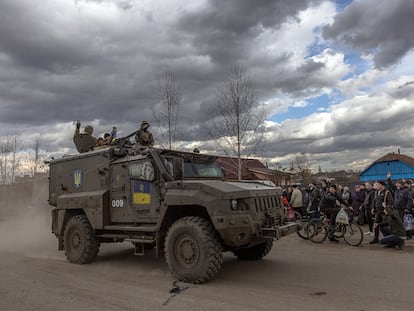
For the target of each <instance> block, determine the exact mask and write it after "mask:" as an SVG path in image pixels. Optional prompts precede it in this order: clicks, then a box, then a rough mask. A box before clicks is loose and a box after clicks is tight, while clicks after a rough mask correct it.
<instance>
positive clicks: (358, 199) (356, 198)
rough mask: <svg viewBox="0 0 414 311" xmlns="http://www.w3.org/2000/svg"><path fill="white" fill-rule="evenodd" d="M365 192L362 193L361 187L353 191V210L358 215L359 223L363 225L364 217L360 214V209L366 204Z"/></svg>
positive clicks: (358, 186)
mask: <svg viewBox="0 0 414 311" xmlns="http://www.w3.org/2000/svg"><path fill="white" fill-rule="evenodd" d="M364 200H365V192H363V191H361V185H355V187H354V191H352V205H351V206H352V209H353V210H354V211H355V213H358V223H359V224H360V225H363V224H364V223H363V221H364V216H363V215H360V214H359V208H360V207H361V205H362V204H363V203H364Z"/></svg>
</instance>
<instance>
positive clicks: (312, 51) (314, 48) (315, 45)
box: [305, 27, 329, 58]
mask: <svg viewBox="0 0 414 311" xmlns="http://www.w3.org/2000/svg"><path fill="white" fill-rule="evenodd" d="M313 32H314V33H317V32H320V27H317V28H315V29H314V31H313ZM315 37H316V39H315V41H313V42H312V44H311V45H309V46H308V54H307V55H306V57H305V58H310V57H312V56H315V55H319V54H321V53H322V52H323V51H324V50H325V49H326V48H329V45H328V42H326V41H321V40H319V38H318V37H317V36H315Z"/></svg>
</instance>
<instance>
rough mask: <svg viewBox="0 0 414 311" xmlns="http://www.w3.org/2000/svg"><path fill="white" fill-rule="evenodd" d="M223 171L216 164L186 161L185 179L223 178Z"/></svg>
mask: <svg viewBox="0 0 414 311" xmlns="http://www.w3.org/2000/svg"><path fill="white" fill-rule="evenodd" d="M222 177H223V171H222V170H221V168H220V167H219V166H218V165H217V164H216V163H214V162H212V163H197V162H192V161H188V160H184V178H222Z"/></svg>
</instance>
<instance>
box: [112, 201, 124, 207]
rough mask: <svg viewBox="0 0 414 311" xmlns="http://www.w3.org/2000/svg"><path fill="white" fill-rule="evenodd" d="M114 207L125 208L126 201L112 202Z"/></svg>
mask: <svg viewBox="0 0 414 311" xmlns="http://www.w3.org/2000/svg"><path fill="white" fill-rule="evenodd" d="M112 207H124V200H112Z"/></svg>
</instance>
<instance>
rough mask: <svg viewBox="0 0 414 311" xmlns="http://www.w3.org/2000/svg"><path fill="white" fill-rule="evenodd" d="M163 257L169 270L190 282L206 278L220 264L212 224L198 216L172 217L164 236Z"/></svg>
mask: <svg viewBox="0 0 414 311" xmlns="http://www.w3.org/2000/svg"><path fill="white" fill-rule="evenodd" d="M165 257H166V261H167V264H168V266H169V268H170V270H171V272H172V274H173V275H174V276H175V277H176V278H177V279H178V280H180V281H183V282H189V283H194V284H199V283H203V282H206V281H209V280H211V279H213V278H214V277H215V275H216V274H217V273H218V272H219V271H220V269H221V266H222V265H223V252H222V248H221V245H220V242H219V239H218V237H217V233H216V231H215V230H214V227H213V226H212V224H211V223H210V222H209V221H208V220H206V219H203V218H200V217H193V216H190V217H184V218H181V219H178V220H177V221H175V222H174V223H173V224H172V225H171V227H170V228H169V230H168V233H167V237H166V239H165Z"/></svg>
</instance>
